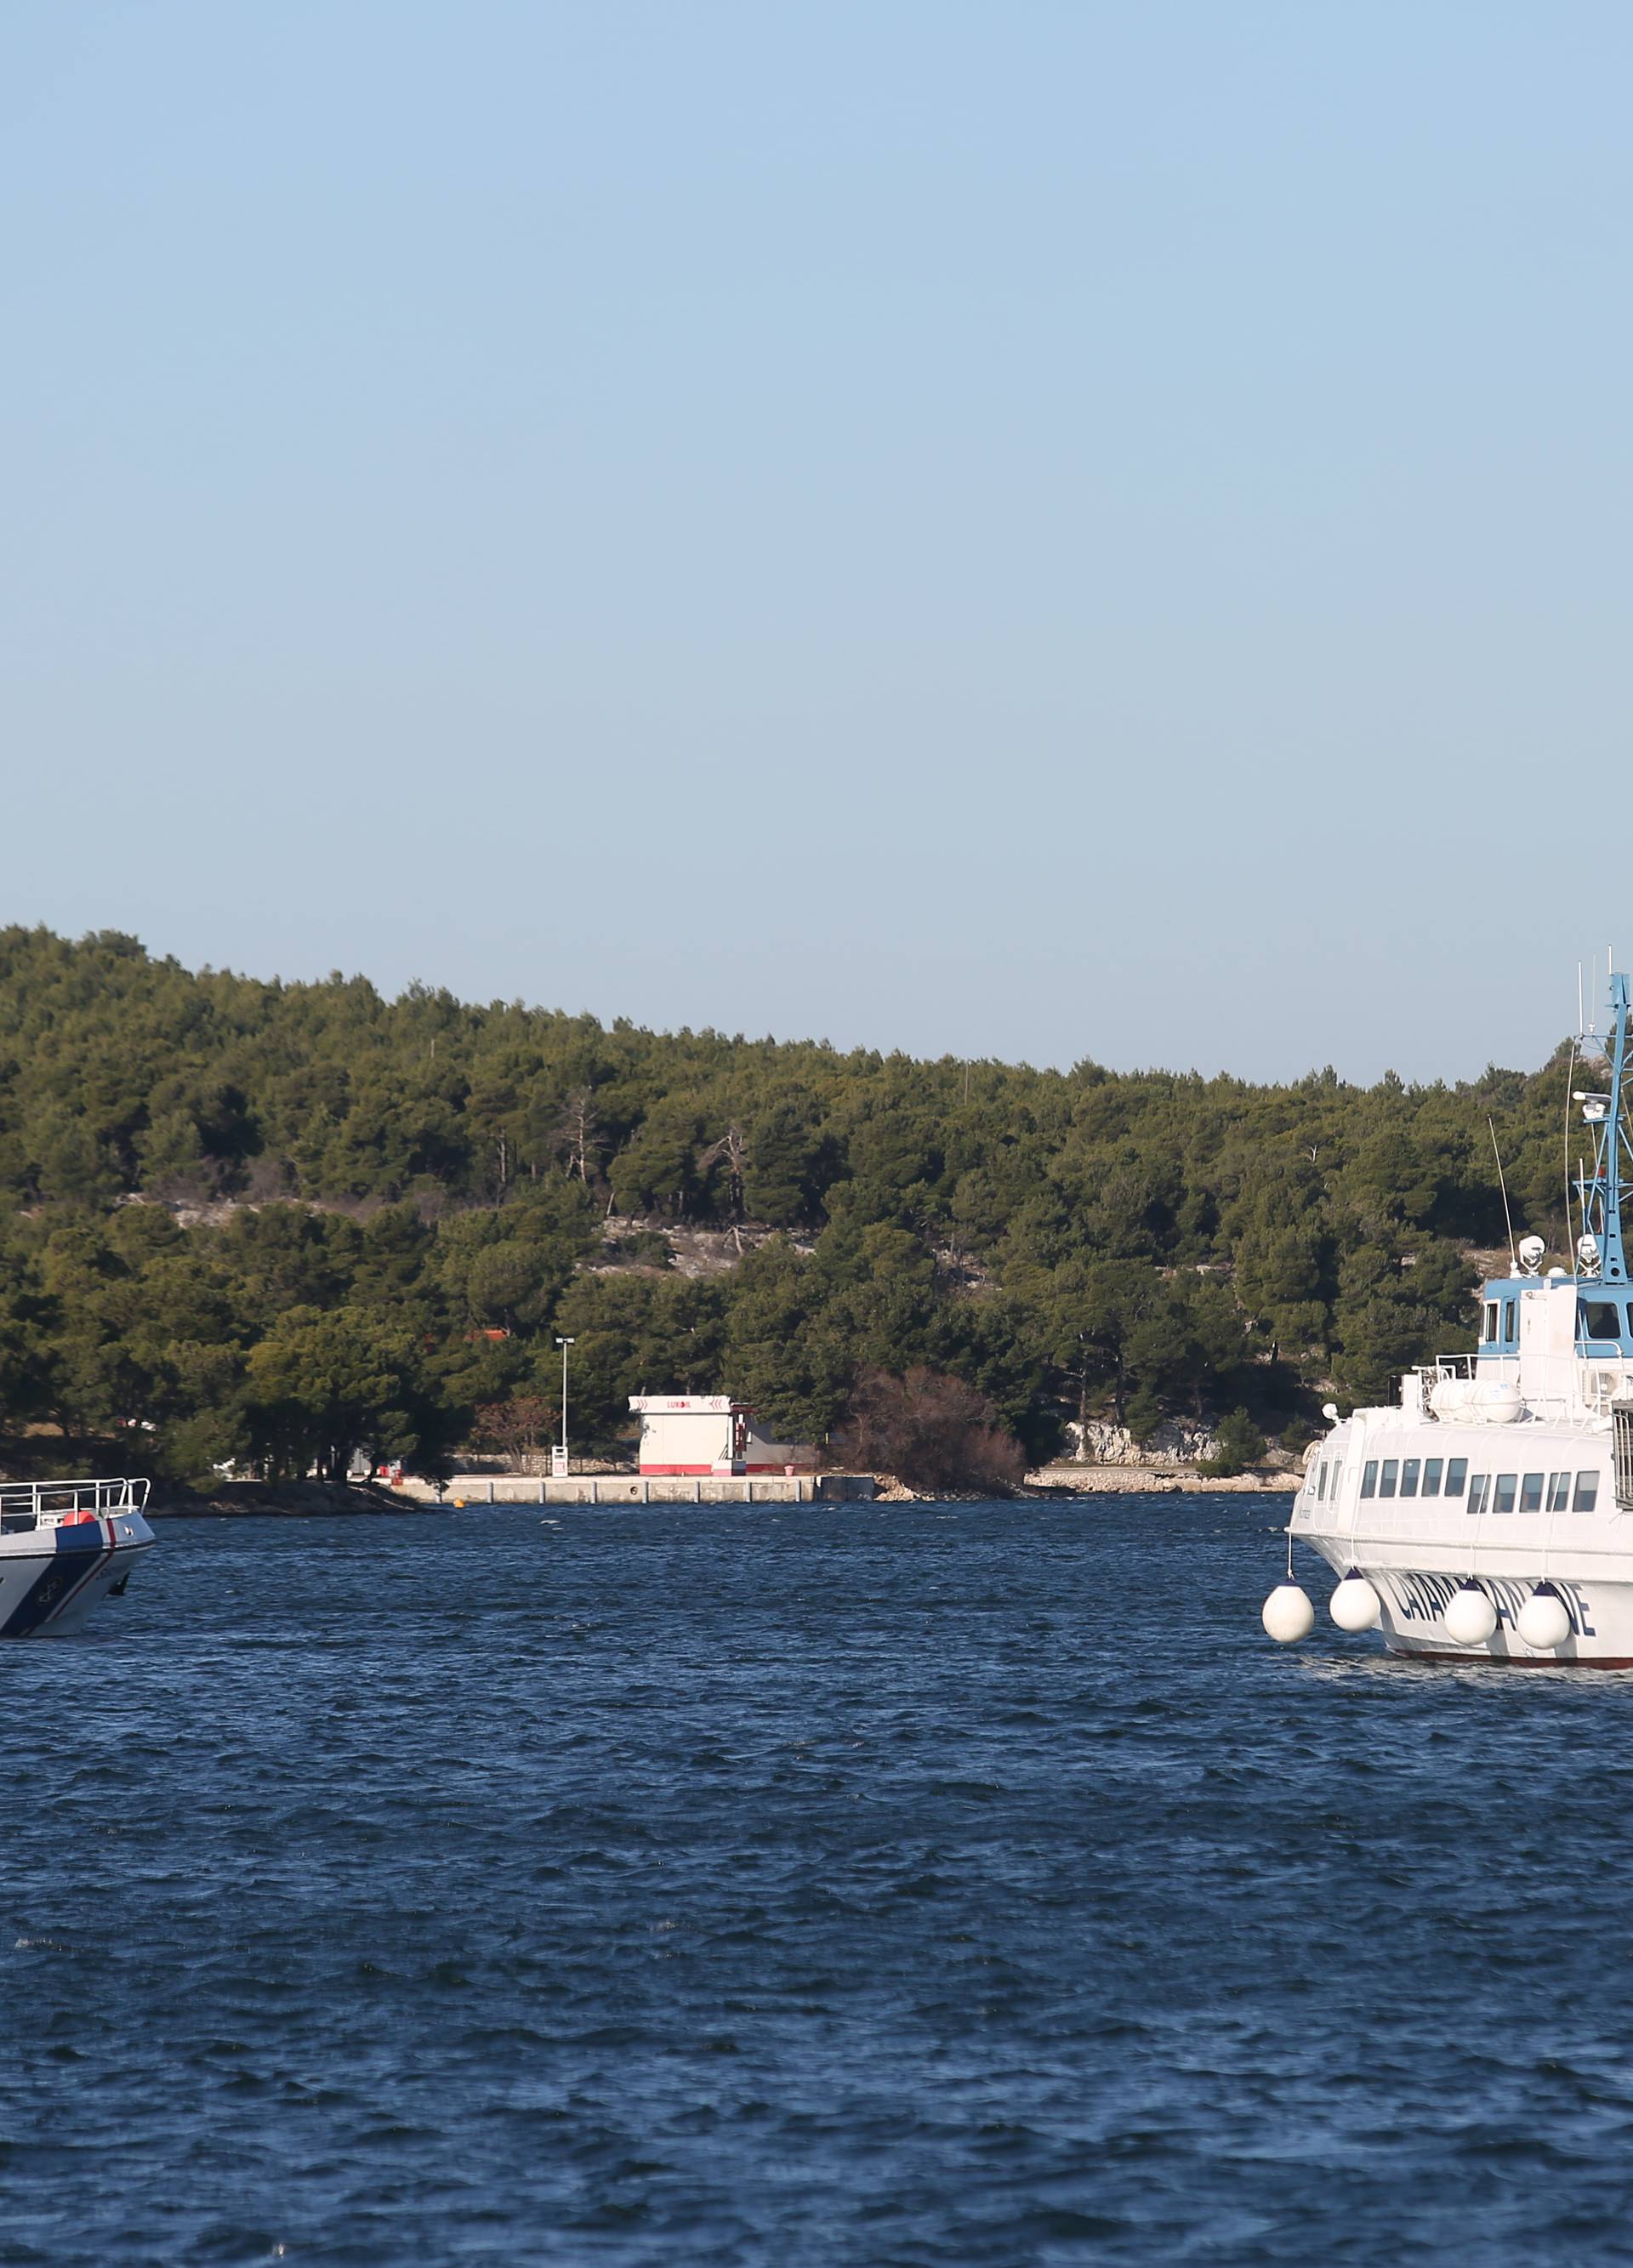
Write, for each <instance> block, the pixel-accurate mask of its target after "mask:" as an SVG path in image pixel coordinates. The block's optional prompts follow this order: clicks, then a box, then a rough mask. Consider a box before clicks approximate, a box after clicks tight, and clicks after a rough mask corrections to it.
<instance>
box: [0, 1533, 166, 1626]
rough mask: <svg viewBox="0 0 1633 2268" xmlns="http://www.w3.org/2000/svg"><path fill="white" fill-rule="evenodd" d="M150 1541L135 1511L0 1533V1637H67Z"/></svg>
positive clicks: (122, 1579)
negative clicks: (103, 1517)
mask: <svg viewBox="0 0 1633 2268" xmlns="http://www.w3.org/2000/svg"><path fill="white" fill-rule="evenodd" d="M152 1543H153V1531H152V1529H151V1528H150V1527H149V1526H148V1524H147V1522H146V1521H145V1520H144V1518H143V1517H142V1515H141V1513H138V1512H121V1513H116V1514H115V1515H113V1516H112V1517H109V1518H105V1519H97V1520H85V1521H75V1522H73V1523H71V1524H68V1523H64V1524H63V1525H61V1526H58V1527H55V1528H49V1527H41V1528H25V1529H22V1530H20V1531H14V1532H11V1533H8V1534H5V1535H0V1638H71V1637H72V1636H73V1635H74V1633H75V1632H76V1631H82V1630H83V1629H84V1628H85V1624H86V1623H87V1622H88V1621H89V1619H90V1617H91V1616H92V1613H93V1612H94V1610H95V1609H96V1607H97V1606H98V1605H99V1603H100V1602H101V1601H102V1600H103V1599H105V1598H107V1595H108V1594H109V1592H110V1591H113V1590H115V1589H122V1588H123V1586H124V1583H125V1581H126V1580H127V1579H128V1578H129V1573H130V1571H131V1569H132V1568H133V1567H134V1566H135V1565H136V1563H137V1560H138V1559H139V1558H140V1557H141V1556H142V1554H143V1553H144V1551H146V1550H151V1546H152Z"/></svg>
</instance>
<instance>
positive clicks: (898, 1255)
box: [0, 928, 1565, 1476]
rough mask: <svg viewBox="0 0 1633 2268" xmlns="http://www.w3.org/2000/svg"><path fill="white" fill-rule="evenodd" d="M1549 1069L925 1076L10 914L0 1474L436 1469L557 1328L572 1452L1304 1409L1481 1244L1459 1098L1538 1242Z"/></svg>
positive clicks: (1483, 1207) (1473, 1170) (813, 1050)
mask: <svg viewBox="0 0 1633 2268" xmlns="http://www.w3.org/2000/svg"><path fill="white" fill-rule="evenodd" d="M1086 1021H1088V1022H1090V1024H1091V1022H1092V1016H1091V1015H1090V1016H1089V1017H1088V1018H1087V1019H1086ZM1563 1071H1564V1065H1563V1058H1562V1059H1561V1060H1560V1061H1558V1062H1556V1063H1555V1064H1553V1065H1552V1066H1550V1067H1549V1068H1548V1070H1547V1071H1541V1072H1538V1073H1536V1074H1534V1075H1529V1076H1528V1075H1525V1074H1521V1073H1518V1072H1512V1071H1489V1072H1488V1073H1487V1074H1486V1075H1485V1077H1484V1078H1483V1079H1480V1080H1478V1081H1476V1082H1474V1084H1473V1085H1465V1086H1452V1087H1447V1086H1426V1087H1408V1086H1402V1085H1401V1083H1400V1081H1399V1080H1398V1079H1394V1078H1393V1077H1386V1078H1385V1079H1384V1080H1383V1081H1382V1082H1381V1083H1380V1084H1379V1085H1378V1086H1375V1087H1371V1088H1368V1089H1362V1088H1358V1087H1355V1086H1347V1085H1345V1084H1344V1083H1343V1082H1341V1080H1340V1079H1338V1078H1337V1077H1336V1076H1335V1075H1334V1073H1333V1072H1332V1071H1320V1072H1315V1073H1312V1075H1311V1076H1310V1077H1308V1078H1306V1079H1302V1080H1300V1081H1298V1082H1297V1084H1296V1085H1292V1086H1249V1085H1245V1084H1244V1083H1242V1082H1240V1081H1238V1080H1234V1079H1201V1078H1199V1077H1196V1076H1193V1075H1185V1074H1178V1073H1171V1072H1166V1071H1149V1072H1140V1073H1130V1074H1118V1073H1112V1072H1109V1071H1104V1070H1102V1069H1100V1068H1099V1067H1097V1065H1095V1064H1092V1063H1083V1064H1079V1065H1078V1066H1077V1068H1076V1069H1075V1070H1074V1071H1069V1072H1057V1071H1033V1070H1031V1069H1029V1068H1026V1067H1024V1066H1015V1065H1009V1064H999V1063H992V1062H976V1063H964V1062H959V1061H955V1060H953V1059H951V1058H943V1059H942V1060H941V1061H939V1062H935V1063H920V1062H914V1061H912V1060H910V1059H909V1058H908V1057H905V1056H895V1055H892V1056H880V1055H876V1054H872V1053H868V1052H864V1051H854V1052H851V1053H848V1054H842V1053H840V1052H839V1051H837V1050H835V1049H832V1048H830V1047H826V1046H823V1045H817V1044H813V1043H810V1042H772V1041H770V1040H761V1041H753V1040H744V1039H741V1038H736V1039H727V1038H723V1037H721V1036H720V1035H719V1034H716V1033H713V1032H699V1033H693V1032H681V1033H678V1034H672V1035H663V1034H654V1033H651V1032H647V1031H642V1030H639V1029H637V1028H636V1027H633V1026H632V1025H629V1024H627V1023H624V1022H621V1021H620V1022H618V1023H616V1024H614V1025H613V1026H612V1027H611V1028H610V1029H607V1028H604V1027H602V1026H601V1025H600V1024H598V1023H597V1022H595V1020H594V1019H592V1018H590V1017H587V1016H569V1015H565V1014H561V1013H555V1012H552V1011H550V1010H544V1009H536V1008H526V1007H523V1006H521V1005H520V1004H514V1003H513V1004H505V1003H499V1002H496V1003H494V1004H492V1005H489V1006H486V1007H473V1006H470V1005H466V1004H464V1003H462V1002H461V1001H458V1000H456V999H454V998H452V997H451V996H450V995H449V994H448V993H447V992H443V991H432V990H426V989H425V988H424V987H421V986H415V987H413V988H411V989H410V990H409V991H407V992H406V993H404V994H403V996H402V998H399V999H396V1000H386V999H383V998H381V996H380V994H379V993H378V992H376V991H375V990H374V989H373V987H372V986H371V985H369V984H368V983H366V982H364V981H362V980H361V979H358V978H351V979H344V978H342V977H339V976H336V977H333V978H330V979H329V981H327V982H326V983H316V984H283V983H262V982H259V981H256V980H253V979H250V978H248V977H244V976H231V975H218V974H215V973H211V972H210V971H205V972H203V973H199V974H194V973H191V972H189V971H188V970H187V969H184V968H181V967H179V966H178V965H177V964H176V963H175V962H174V961H167V960H166V961H160V960H155V959H153V958H151V956H149V955H148V954H146V953H145V952H144V950H143V948H142V947H141V946H140V945H138V944H137V942H136V941H135V940H134V939H129V938H126V937H122V936H118V935H114V934H101V935H98V936H93V937H89V938H86V939H83V940H81V941H79V942H78V943H72V942H70V941H68V940H66V939H62V938H58V937H55V936H54V935H52V934H50V933H49V932H45V931H42V930H32V931H31V930H26V929H20V928H18V929H11V930H9V931H5V932H0V1192H3V1202H4V1296H3V1299H0V1428H3V1429H4V1450H5V1454H6V1456H7V1457H8V1459H9V1460H10V1462H12V1463H14V1464H15V1463H16V1462H18V1461H19V1460H23V1461H25V1462H26V1460H27V1459H28V1458H29V1457H33V1459H34V1460H35V1461H36V1462H38V1461H39V1459H40V1458H41V1457H42V1456H45V1455H47V1454H52V1452H51V1451H50V1450H49V1449H48V1444H50V1443H52V1442H57V1443H58V1444H59V1446H60V1447H61V1452H62V1454H63V1456H69V1455H70V1454H73V1453H75V1452H79V1451H85V1450H86V1449H87V1448H88V1447H90V1445H93V1444H98V1443H101V1444H107V1443H110V1442H112V1441H114V1440H118V1439H119V1438H121V1435H122V1432H128V1430H129V1428H130V1427H131V1426H132V1425H137V1426H143V1427H146V1428H151V1434H150V1435H149V1436H148V1437H147V1438H146V1440H145V1441H144V1462H159V1464H160V1465H161V1466H162V1467H163V1468H164V1469H167V1470H169V1471H171V1472H172V1473H174V1474H176V1475H178V1476H185V1475H188V1474H196V1473H199V1472H203V1471H204V1470H206V1469H208V1468H209V1467H210V1466H211V1464H213V1463H216V1462H220V1461H224V1460H225V1459H227V1458H229V1457H238V1458H240V1459H241V1458H246V1457H254V1458H255V1459H257V1460H258V1461H260V1462H262V1464H263V1465H264V1466H265V1467H266V1468H267V1469H270V1470H272V1471H279V1470H282V1471H293V1470H298V1469H305V1468H306V1466H307V1464H309V1463H310V1462H313V1461H314V1459H316V1460H319V1461H323V1460H326V1459H328V1458H329V1457H330V1456H337V1455H338V1454H341V1452H342V1451H343V1450H345V1449H348V1448H350V1447H352V1446H355V1445H357V1444H358V1443H361V1442H366V1443H368V1444H369V1445H370V1446H372V1447H374V1448H376V1449H377V1450H379V1451H380V1452H381V1454H384V1453H386V1452H388V1451H390V1450H393V1449H395V1450H397V1451H399V1452H402V1453H404V1454H407V1455H408V1456H409V1458H410V1461H417V1462H420V1463H422V1464H424V1465H425V1466H427V1467H430V1466H433V1465H434V1463H435V1462H436V1460H437V1458H438V1457H439V1456H440V1455H443V1454H446V1453H447V1451H448V1449H449V1448H450V1447H452V1446H453V1445H454V1443H455V1442H457V1441H459V1440H462V1439H464V1438H465V1437H466V1436H467V1435H468V1434H469V1432H470V1429H471V1428H472V1426H473V1425H476V1426H478V1427H481V1426H483V1425H486V1426H488V1427H489V1428H490V1429H491V1430H495V1431H497V1432H499V1433H500V1434H501V1435H502V1434H503V1432H504V1424H505V1412H506V1410H510V1411H511V1412H512V1413H513V1416H514V1414H515V1413H516V1412H517V1411H521V1413H523V1416H524V1417H525V1413H526V1412H527V1411H528V1410H533V1411H535V1412H536V1411H537V1410H539V1409H540V1408H541V1406H542V1405H543V1404H544V1403H550V1404H551V1405H552V1406H553V1401H554V1395H555V1393H556V1390H557V1388H556V1380H557V1377H558V1371H557V1365H556V1357H555V1353H554V1347H553V1335H554V1334H555V1333H556V1332H558V1331H559V1332H563V1333H568V1334H572V1335H573V1337H574V1338H575V1341H576V1344H575V1347H574V1350H573V1363H574V1404H575V1412H576V1421H575V1432H579V1431H581V1430H587V1431H589V1432H595V1433H598V1434H600V1435H602V1437H610V1434H611V1432H612V1431H613V1430H614V1429H615V1427H616V1426H617V1424H618V1423H619V1420H620V1418H621V1415H622V1408H623V1397H624V1395H627V1394H628V1393H630V1392H632V1391H639V1390H641V1389H643V1388H647V1389H650V1390H653V1391H661V1390H664V1389H667V1388H676V1389H683V1388H695V1389H700V1390H724V1389H729V1390H730V1391H732V1392H734V1393H738V1394H742V1395H747V1396H748V1397H750V1399H751V1400H753V1401H754V1402H755V1403H756V1404H757V1407H758V1408H759V1410H761V1411H762V1412H764V1413H765V1415H766V1416H768V1417H769V1418H771V1419H772V1421H773V1422H774V1423H775V1424H776V1425H777V1426H778V1427H779V1428H781V1429H786V1430H787V1431H788V1432H793V1433H794V1434H796V1435H799V1436H802V1437H806V1438H809V1437H812V1436H822V1435H824V1434H826V1433H827V1432H830V1430H831V1429H832V1428H834V1427H836V1426H837V1425H840V1424H841V1423H842V1421H843V1420H844V1418H845V1417H846V1411H847V1408H848V1406H849V1403H850V1400H851V1397H852V1395H853V1392H854V1388H855V1385H856V1381H857V1379H858V1377H859V1375H860V1374H862V1373H877V1372H884V1373H890V1375H892V1376H900V1375H902V1374H903V1373H905V1372H907V1371H908V1370H909V1369H912V1368H913V1367H915V1366H928V1368H929V1369H930V1370H932V1371H934V1372H938V1373H948V1374H950V1376H952V1377H954V1378H957V1379H962V1380H964V1381H967V1382H968V1383H969V1385H970V1386H971V1387H972V1388H975V1389H978V1390H979V1394H980V1395H985V1396H986V1398H987V1400H988V1401H989V1402H990V1403H991V1404H992V1406H993V1408H994V1410H995V1411H996V1412H997V1414H998V1416H999V1417H1000V1418H1001V1420H1002V1423H1003V1424H1004V1425H1007V1426H1008V1427H1009V1428H1010V1429H1012V1430H1013V1431H1014V1432H1016V1433H1018V1434H1019V1435H1020V1436H1021V1438H1022V1440H1023V1442H1024V1444H1025V1446H1026V1447H1027V1449H1028V1450H1029V1452H1031V1453H1032V1454H1039V1453H1043V1452H1046V1451H1047V1450H1048V1449H1050V1448H1051V1447H1053V1446H1054V1445H1055V1444H1056V1443H1057V1442H1058V1441H1059V1440H1060V1430H1061V1425H1062V1422H1063V1421H1064V1420H1065V1419H1067V1418H1075V1417H1077V1416H1078V1415H1080V1414H1083V1413H1087V1414H1091V1415H1111V1416H1116V1417H1119V1418H1123V1419H1125V1420H1126V1421H1127V1422H1128V1423H1129V1424H1130V1425H1132V1426H1133V1427H1134V1430H1135V1431H1136V1432H1149V1430H1150V1429H1151V1428H1152V1427H1153V1426H1154V1425H1156V1422H1157V1421H1158V1419H1159V1418H1161V1417H1162V1415H1163V1414H1164V1412H1168V1411H1184V1412H1187V1413H1189V1412H1201V1411H1202V1410H1213V1411H1221V1410H1234V1409H1235V1408H1237V1407H1238V1405H1240V1406H1244V1407H1245V1408H1246V1409H1247V1410H1249V1411H1250V1412H1252V1414H1253V1415H1254V1416H1255V1417H1256V1418H1258V1419H1259V1420H1260V1423H1262V1424H1267V1425H1269V1426H1270V1427H1272V1428H1274V1429H1275V1430H1280V1428H1281V1426H1282V1423H1283V1421H1284V1420H1285V1419H1286V1418H1289V1416H1292V1415H1293V1414H1294V1413H1295V1412H1296V1411H1297V1410H1304V1413H1305V1414H1306V1415H1307V1414H1308V1413H1309V1411H1310V1409H1311V1407H1312V1402H1311V1391H1312V1388H1314V1387H1315V1386H1317V1385H1318V1383H1319V1382H1320V1381H1327V1380H1331V1381H1336V1386H1337V1389H1338V1391H1339V1392H1340V1394H1341V1395H1342V1396H1346V1397H1363V1396H1370V1395H1376V1394H1378V1393H1379V1392H1380V1391H1383V1390H1384V1389H1385V1387H1386V1383H1387V1380H1388V1375H1389V1373H1391V1372H1392V1371H1393V1369H1395V1368H1397V1367H1399V1366H1400V1365H1401V1364H1402V1363H1404V1362H1408V1361H1410V1360H1412V1359H1417V1358H1419V1357H1421V1356H1422V1355H1424V1354H1425V1353H1428V1352H1431V1351H1436V1350H1437V1347H1439V1346H1442V1345H1445V1344H1461V1343H1462V1342H1463V1341H1464V1340H1465V1338H1466V1337H1467V1333H1468V1330H1469V1327H1470V1316H1471V1308H1470V1305H1469V1300H1468V1293H1469V1290H1470V1286H1471V1285H1472V1282H1473V1271H1472V1270H1471V1268H1470V1266H1469V1263H1468V1261H1467V1253H1466V1248H1468V1247H1471V1246H1474V1247H1491V1246H1495V1245H1497V1244H1500V1243H1501V1242H1502V1241H1503V1235H1504V1230H1503V1215H1502V1208H1501V1204H1500V1200H1499V1197H1498V1194H1497V1189H1496V1176H1495V1174H1494V1171H1493V1168H1492V1163H1491V1145H1490V1139H1489V1134H1488V1130H1487V1123H1486V1122H1487V1116H1488V1114H1489V1115H1490V1116H1492V1117H1493V1118H1494V1119H1495V1121H1496V1126H1497V1129H1498V1132H1499V1137H1500V1139H1501V1141H1502V1145H1503V1150H1504V1161H1505V1164H1506V1165H1507V1167H1508V1172H1509V1186H1510V1193H1511V1197H1512V1199H1513V1203H1514V1211H1515V1218H1516V1221H1517V1222H1520V1221H1523V1223H1524V1225H1525V1226H1526V1227H1528V1228H1533V1229H1537V1230H1540V1231H1541V1232H1542V1233H1545V1234H1546V1235H1547V1236H1548V1240H1549V1243H1550V1247H1551V1248H1554V1249H1555V1250H1557V1249H1559V1248H1561V1247H1562V1245H1563V1242H1564V1241H1565V1221H1564V1207H1563V1183H1564V1173H1563V1162H1564V1161H1563V1128H1564V1116H1563V1110H1564V1096H1563ZM138 1193H139V1194H140V1195H141V1196H142V1197H145V1198H148V1199H150V1200H155V1201H156V1202H151V1203H148V1204H133V1203H131V1202H129V1199H130V1198H131V1197H132V1196H133V1195H135V1194H138ZM225 1200H233V1201H234V1202H233V1203H232V1204H230V1205H228V1204H225V1203H223V1202H222V1201H225ZM201 1209H203V1211H204V1213H205V1216H206V1218H205V1219H204V1220H203V1221H202V1222H200V1221H198V1220H197V1219H196V1216H197V1214H198V1212H199V1211H200V1210H201ZM609 1216H612V1217H613V1219H612V1223H611V1224H610V1223H609ZM189 1219H192V1220H193V1221H194V1223H195V1225H193V1226H184V1225H183V1223H184V1222H185V1221H187V1220H189ZM632 1223H635V1224H637V1226H632ZM698 1224H703V1225H708V1226H713V1227H714V1228H716V1229H720V1230H729V1229H732V1228H734V1227H738V1228H742V1227H744V1226H749V1227H750V1233H747V1234H745V1235H743V1237H742V1238H741V1239H740V1240H738V1241H741V1242H742V1243H743V1248H744V1253H745V1256H744V1257H743V1259H742V1260H741V1262H740V1263H739V1264H736V1265H735V1266H732V1267H729V1268H724V1269H720V1270H717V1271H716V1272H713V1273H709V1274H704V1275H689V1274H683V1273H681V1272H678V1271H676V1270H675V1269H674V1268H673V1267H672V1266H669V1265H668V1264H667V1263H668V1262H669V1257H670V1246H669V1237H670V1233H671V1232H677V1231H679V1230H682V1229H683V1228H684V1227H685V1226H687V1225H698ZM752 1225H758V1226H760V1227H761V1228H763V1229H766V1230H770V1231H773V1232H777V1233H772V1234H770V1235H757V1234H754V1233H752ZM610 1239H611V1240H612V1241H610ZM734 1250H735V1245H734ZM620 1263H623V1264H620ZM477 1413H481V1414H480V1415H478V1414H477ZM42 1429H43V1430H42ZM51 1429H60V1430H57V1431H53V1430H51Z"/></svg>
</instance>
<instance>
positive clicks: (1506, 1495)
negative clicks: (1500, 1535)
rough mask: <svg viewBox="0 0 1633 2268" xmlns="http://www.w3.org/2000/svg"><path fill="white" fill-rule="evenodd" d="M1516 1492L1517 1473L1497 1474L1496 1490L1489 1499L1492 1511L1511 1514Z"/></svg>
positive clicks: (1517, 1484) (1517, 1485) (1517, 1486)
mask: <svg viewBox="0 0 1633 2268" xmlns="http://www.w3.org/2000/svg"><path fill="white" fill-rule="evenodd" d="M1518 1490H1519V1475H1518V1473H1499V1474H1498V1475H1497V1476H1496V1492H1495V1494H1494V1495H1493V1497H1492V1499H1491V1509H1492V1511H1493V1512H1512V1510H1513V1509H1514V1499H1515V1497H1516V1495H1517V1494H1518Z"/></svg>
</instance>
